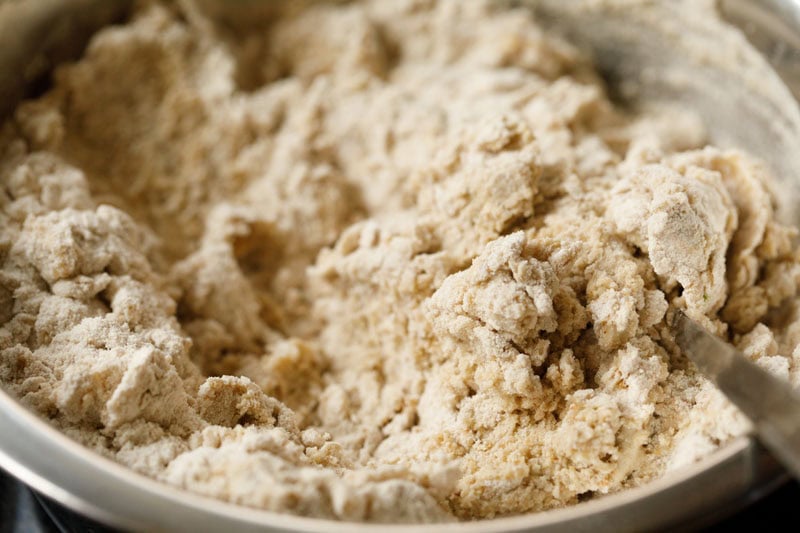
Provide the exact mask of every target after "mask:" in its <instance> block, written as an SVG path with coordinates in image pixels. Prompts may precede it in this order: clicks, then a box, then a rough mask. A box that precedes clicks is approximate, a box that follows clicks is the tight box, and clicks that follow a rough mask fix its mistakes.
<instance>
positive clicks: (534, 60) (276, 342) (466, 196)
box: [0, 0, 800, 522]
mask: <svg viewBox="0 0 800 533" xmlns="http://www.w3.org/2000/svg"><path fill="white" fill-rule="evenodd" d="M272 6H273V9H274V13H272V14H271V15H270V17H271V18H270V19H269V23H268V24H267V25H262V26H260V27H257V28H254V29H252V30H250V31H248V32H245V33H241V34H236V35H234V34H233V33H231V32H228V31H227V30H226V29H225V27H224V25H220V24H217V23H215V22H214V21H212V20H211V19H209V18H208V17H207V15H206V14H204V13H205V12H204V11H202V10H200V9H198V8H197V7H196V6H193V5H192V4H189V3H184V4H181V7H176V6H174V5H173V6H167V5H161V4H142V5H140V7H139V8H138V9H137V11H136V13H135V15H134V16H133V18H132V20H131V21H130V22H129V23H127V24H125V25H122V26H118V27H112V28H109V29H106V30H104V31H102V32H101V33H100V34H98V35H97V36H96V38H95V39H94V40H93V42H92V43H91V45H90V46H89V49H88V51H87V52H86V54H85V57H84V58H83V59H81V60H80V61H78V62H77V63H74V64H72V65H68V66H64V67H61V68H59V69H58V70H57V72H56V74H55V81H54V86H53V88H52V90H50V91H49V92H47V93H46V94H45V95H44V96H42V97H41V98H38V99H36V100H31V101H27V102H25V103H23V104H22V105H20V106H19V108H18V109H17V111H16V114H15V116H14V118H13V119H12V120H10V121H8V122H7V123H6V124H5V125H4V126H3V128H2V133H0V183H2V188H0V265H2V269H1V270H0V323H1V324H2V327H0V381H2V383H3V384H4V387H5V389H6V390H8V391H10V392H11V393H12V394H13V395H15V396H16V397H17V398H19V400H20V401H21V402H22V403H23V404H25V405H26V406H28V407H29V408H31V409H33V410H34V411H36V412H37V413H39V414H41V415H42V416H43V417H45V418H47V419H48V420H50V421H51V422H52V424H54V425H55V426H56V427H57V428H59V429H60V430H61V431H63V432H65V433H66V434H68V435H70V436H71V437H73V438H74V439H76V440H78V441H80V442H82V443H84V444H85V445H87V446H89V447H91V448H93V449H94V450H97V451H98V452H100V453H101V454H104V455H106V456H108V457H111V458H113V459H115V460H116V461H119V462H120V463H123V464H125V465H128V466H129V467H131V468H133V469H135V470H136V471H138V472H141V473H143V474H145V475H148V476H151V477H153V478H156V479H158V480H162V481H164V482H166V483H170V484H173V485H176V486H179V487H183V488H186V489H188V490H191V491H194V492H197V493H202V494H206V495H210V496H214V497H217V498H221V499H223V500H227V501H230V502H234V503H238V504H243V505H248V506H253V507H259V508H264V509H269V510H275V511H281V512H289V513H295V514H301V515H308V516H316V517H327V518H336V519H342V520H357V521H374V522H424V521H447V520H454V519H476V518H485V517H494V516H500V515H507V514H513V513H522V512H527V511H536V510H543V509H549V508H553V507H558V506H564V505H568V504H572V503H575V502H577V501H579V500H583V499H585V498H588V497H591V496H592V495H595V494H606V493H609V492H615V491H619V490H621V489H624V488H626V487H632V486H636V485H640V484H642V483H644V482H646V481H648V480H651V479H653V478H656V477H658V476H660V475H662V474H663V473H664V472H666V471H669V470H671V469H674V468H677V467H679V466H681V465H685V464H687V463H691V462H692V461H694V460H695V459H697V458H698V457H701V456H703V455H705V454H707V453H708V452H710V451H711V450H713V449H715V448H717V447H718V446H720V445H721V444H724V443H725V442H727V441H729V440H730V439H731V438H733V437H734V436H737V435H740V434H742V433H743V432H745V431H747V429H748V425H747V423H746V421H745V420H744V418H743V417H742V416H741V415H740V414H739V413H738V412H737V411H736V410H735V409H734V408H733V407H732V406H731V405H730V404H728V403H727V402H726V401H725V400H724V399H723V397H722V396H721V395H720V394H719V393H718V392H716V391H715V389H714V388H713V387H712V386H711V385H710V384H709V382H708V381H706V380H705V379H704V378H702V377H701V376H700V375H698V373H697V372H696V371H695V370H694V368H693V367H692V366H691V365H690V364H689V363H688V361H687V360H686V359H685V357H683V356H682V354H681V353H680V352H679V351H678V349H677V348H676V346H675V344H674V342H673V340H672V338H671V336H670V333H669V331H668V328H667V327H666V325H665V324H666V320H668V318H669V316H670V314H671V313H672V312H673V311H674V310H675V309H684V310H686V312H687V313H688V314H689V315H690V316H691V317H693V318H695V319H696V320H698V321H700V322H702V323H703V324H704V325H705V326H706V327H708V328H710V329H712V330H713V331H715V332H717V333H719V334H721V335H724V336H726V338H728V339H729V340H731V341H732V342H734V343H735V344H736V345H737V346H739V347H740V348H741V349H742V350H743V351H744V352H745V353H746V354H747V355H748V356H749V357H751V358H752V359H753V360H755V361H756V362H758V363H759V364H761V365H763V366H764V367H767V368H769V369H771V370H773V371H775V372H777V373H778V374H781V375H783V376H785V377H787V378H788V379H791V380H792V381H793V382H794V383H800V350H796V349H795V347H796V346H797V344H798V341H800V313H799V312H798V311H797V308H798V306H796V305H795V303H794V302H795V301H796V298H797V292H798V282H799V281H800V263H799V262H798V254H797V250H796V249H795V248H793V246H792V237H793V236H794V230H792V229H789V228H788V227H785V226H782V225H780V224H779V223H778V222H777V221H776V219H775V215H774V210H775V206H774V204H775V198H774V197H773V195H772V194H771V193H770V187H769V183H770V179H771V178H770V176H769V175H768V172H767V171H766V170H765V167H764V166H763V165H762V164H761V163H759V162H758V161H757V160H755V159H753V158H752V157H750V156H748V155H746V154H744V153H741V152H738V151H723V150H720V149H716V148H713V147H705V148H703V146H704V145H705V136H704V132H703V128H702V124H700V122H699V120H697V119H696V118H694V117H693V115H691V114H689V113H683V112H670V113H661V114H659V113H655V112H654V113H650V114H644V115H638V116H629V115H626V114H625V113H623V112H622V111H620V110H617V109H615V107H614V106H613V105H612V104H611V103H610V101H609V100H608V98H607V96H606V94H605V90H604V88H603V85H602V83H601V81H600V79H599V77H598V76H597V75H596V74H595V73H594V71H593V69H592V66H591V65H590V64H589V63H588V62H587V61H586V60H585V59H584V58H583V57H582V56H581V55H580V54H579V53H578V52H577V51H576V49H574V48H573V47H572V46H571V45H569V44H568V43H566V42H564V41H562V40H559V39H558V38H555V37H552V36H549V35H547V34H546V33H545V32H543V30H542V29H541V28H540V27H538V26H537V24H536V22H535V21H534V20H533V18H532V15H531V14H530V13H529V12H528V11H527V10H524V9H510V8H507V7H499V6H495V4H493V3H492V2H487V1H470V2H461V1H458V0H441V1H426V0H402V1H400V0H369V1H363V2H355V3H350V4H346V5H325V4H323V5H311V6H307V7H305V8H303V9H300V8H298V7H297V3H296V2H284V3H273V4H272ZM779 307H780V308H781V312H780V313H775V312H774V311H775V310H776V309H778V308H779ZM776 317H780V321H778V318H776Z"/></svg>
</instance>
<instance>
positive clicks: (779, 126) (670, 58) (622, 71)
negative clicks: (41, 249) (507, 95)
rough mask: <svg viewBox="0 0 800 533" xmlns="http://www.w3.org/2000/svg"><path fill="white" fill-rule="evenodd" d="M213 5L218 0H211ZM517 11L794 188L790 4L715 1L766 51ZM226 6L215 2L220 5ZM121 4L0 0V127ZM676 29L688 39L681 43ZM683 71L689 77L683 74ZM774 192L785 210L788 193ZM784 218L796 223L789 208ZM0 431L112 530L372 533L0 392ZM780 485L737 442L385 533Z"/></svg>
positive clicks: (727, 40) (636, 24)
mask: <svg viewBox="0 0 800 533" xmlns="http://www.w3.org/2000/svg"><path fill="white" fill-rule="evenodd" d="M689 1H691V0H687V3H688V2H689ZM209 2H211V3H213V0H205V3H206V4H209ZM247 3H248V2H238V3H236V4H233V3H228V4H227V5H225V8H226V9H233V7H232V6H239V8H244V7H246V4H247ZM511 3H513V4H516V5H525V6H528V7H529V8H530V9H533V10H535V11H536V13H537V16H539V17H540V18H542V19H543V20H545V21H546V22H547V25H548V26H549V27H551V28H553V29H554V30H555V31H559V32H562V33H564V34H566V35H567V36H568V37H569V38H570V39H571V40H573V41H574V42H576V43H577V44H578V45H579V46H582V47H584V48H586V49H587V51H588V52H589V53H591V54H592V55H593V57H594V59H595V61H596V64H597V65H598V67H599V69H600V71H601V73H602V74H603V75H604V77H605V78H606V80H607V82H608V86H609V91H610V93H611V94H612V95H613V96H614V97H615V98H616V99H617V100H618V101H619V102H621V103H623V104H625V105H629V106H632V107H637V106H641V105H647V104H650V103H652V102H673V103H680V104H682V105H686V106H690V107H691V108H692V109H695V110H697V111H698V112H699V113H700V115H701V116H702V118H703V119H704V120H705V122H706V124H707V126H708V128H709V132H710V135H711V137H712V139H713V140H714V142H715V143H717V144H720V145H723V146H739V147H745V148H747V149H748V150H749V151H751V152H753V153H755V154H757V155H758V156H760V157H761V158H763V159H764V160H765V161H766V162H767V163H768V164H769V165H770V166H771V167H772V168H773V170H774V172H775V173H776V175H777V176H778V178H779V180H780V181H781V182H782V183H783V184H784V185H786V186H787V190H795V189H797V185H798V183H799V182H798V181H797V180H798V179H800V178H798V177H800V150H795V149H794V148H795V147H797V146H800V110H798V106H797V104H796V100H794V98H793V97H792V92H790V89H791V90H792V91H794V93H795V94H800V4H799V3H798V2H796V1H793V0H727V1H726V0H720V1H719V2H718V4H717V8H718V9H719V11H720V12H721V14H722V15H723V16H724V17H725V18H726V19H727V20H729V21H730V22H731V23H733V24H735V25H737V26H738V27H740V28H741V29H742V30H744V33H745V34H747V36H748V37H749V38H750V39H751V41H752V42H753V44H754V45H756V46H757V47H758V48H759V49H760V50H761V51H762V52H763V55H761V54H759V53H758V52H756V51H755V50H754V49H752V48H749V47H747V46H745V45H744V39H743V38H742V33H741V32H739V31H738V30H735V29H734V28H733V26H731V27H730V28H729V29H727V30H724V31H723V32H722V33H723V35H722V36H721V37H720V35H708V25H707V22H708V21H705V20H702V17H701V18H700V19H698V18H697V17H691V16H685V15H684V13H683V11H684V10H683V7H682V6H683V2H682V1H675V0H670V1H665V2H647V1H645V0H604V1H597V0H570V1H569V2H562V1H560V0H528V1H516V2H511ZM634 3H635V4H637V5H636V8H633V7H632V4H634ZM221 5H222V4H221V3H219V2H217V4H216V9H219V7H220V6H221ZM128 7H129V2H127V1H121V0H115V1H112V0H38V1H36V2H33V1H19V0H17V1H13V0H11V1H9V0H5V1H4V0H0V119H2V118H3V115H6V114H8V113H9V112H10V111H11V110H12V109H13V107H14V105H15V104H16V102H17V101H18V100H19V99H20V98H22V97H24V96H25V95H30V94H35V92H37V91H40V90H42V88H43V87H45V85H43V81H42V80H46V76H47V74H48V72H49V71H50V70H51V69H52V68H53V66H55V65H56V64H58V63H59V62H61V61H64V60H67V59H69V58H71V57H74V56H75V55H76V54H78V53H79V52H80V50H81V48H82V46H84V45H85V43H86V41H87V40H88V38H89V37H90V36H91V34H92V33H93V32H94V31H95V30H96V29H97V28H99V27H101V26H103V25H105V24H108V23H111V22H113V21H114V20H115V19H117V18H120V17H123V16H124V14H125V12H126V10H127V9H128ZM665 20H667V21H671V25H670V24H664V21H665ZM676 28H680V29H681V31H682V34H681V36H680V38H676V33H675V31H674V30H675V29H676ZM687 39H688V40H687ZM692 40H693V42H691V43H689V41H692ZM703 43H707V44H708V45H709V46H708V47H707V49H704V47H703V46H702V45H703ZM689 44H691V45H692V46H689ZM698 50H702V51H703V53H698ZM765 59H766V60H765ZM768 63H771V64H772V67H770V66H769V65H768ZM745 66H746V67H747V69H745V68H744V67H745ZM687 67H691V68H692V69H693V70H692V71H693V72H696V73H697V75H696V76H694V75H693V76H691V77H687V76H686V75H685V74H683V75H682V74H680V73H685V72H687V70H686V69H687ZM748 69H749V71H751V72H752V71H757V72H759V73H760V75H759V76H758V77H757V79H754V78H753V77H746V76H743V75H742V74H741V72H742V71H744V70H748ZM778 75H780V76H782V77H783V79H784V81H786V83H787V85H788V86H789V88H788V89H787V88H786V87H785V86H783V85H781V84H780V83H779V82H778ZM782 198H784V199H785V200H786V203H787V205H790V204H791V200H790V198H791V195H782ZM786 213H787V216H795V217H796V216H798V213H796V212H795V210H791V209H787V210H786ZM0 428H2V429H0V467H2V468H3V469H5V470H7V471H8V472H10V473H11V474H13V475H14V476H16V477H17V478H19V479H20V480H22V481H24V482H25V483H27V484H28V485H30V486H31V487H33V488H34V489H35V490H37V491H39V492H41V493H43V494H44V495H46V496H48V497H50V498H52V499H53V500H55V501H57V502H59V503H61V504H63V505H64V506H66V507H67V508H69V509H71V510H73V511H76V512H78V513H80V514H83V515H85V516H87V517H90V518H93V519H95V520H98V521H100V522H102V523H105V524H108V525H111V526H117V527H121V528H125V529H131V530H174V531H218V530H236V531H320V532H322V531H324V532H335V531H343V532H344V531H348V532H352V531H366V530H368V529H371V526H369V525H363V524H352V523H341V522H333V521H328V520H318V519H310V518H301V517H295V516H290V515H284V514H276V513H271V512H267V511H260V510H256V509H250V508H246V507H241V506H236V505H232V504H228V503H224V502H221V501H217V500H213V499H209V498H206V497H203V496H198V495H195V494H192V493H189V492H186V491H183V490H179V489H177V488H174V487H171V486H168V485H165V484H162V483H158V482H156V481H153V480H151V479H149V478H146V477H144V476H141V475H139V474H136V473H135V472H133V471H131V470H129V469H127V468H125V467H123V466H121V465H118V464H116V463H114V462H112V461H110V460H108V459H106V458H103V457H101V456H99V455H97V454H95V453H93V452H92V451H90V450H88V449H87V448H84V447H83V446H81V445H79V444H78V443H76V442H74V441H72V440H70V439H69V438H68V437H67V436H65V435H63V434H61V433H60V432H58V431H57V430H55V429H54V428H52V427H51V426H50V425H49V424H48V423H47V422H46V421H44V420H42V419H40V418H39V417H38V416H36V415H34V414H33V413H31V412H29V411H27V410H26V409H25V408H23V407H22V406H21V405H20V404H19V403H17V402H16V401H15V400H14V399H13V398H11V397H10V396H9V395H7V394H6V393H4V392H2V391H0ZM782 479H783V474H782V471H781V469H780V468H779V467H778V466H777V465H776V463H775V462H774V461H773V460H772V459H771V458H770V457H769V456H768V455H767V454H766V453H765V452H764V451H763V450H762V449H761V448H760V447H759V446H758V445H757V443H756V442H755V441H754V440H753V439H752V438H748V437H741V438H739V439H736V440H735V441H733V442H731V443H729V444H728V445H726V446H724V447H723V448H721V449H719V450H717V451H716V452H714V453H713V454H711V455H709V456H708V457H705V458H704V459H702V460H701V461H699V462H697V463H695V464H693V465H691V466H689V467H686V468H684V469H681V470H679V471H675V472H672V473H669V474H668V475H666V476H664V477H663V478H661V479H659V480H656V481H654V482H652V483H649V484H647V485H645V486H642V487H639V488H635V489H631V490H626V491H623V492H620V493H617V494H613V495H609V496H605V497H602V498H599V499H596V500H592V501H588V502H584V503H580V504H577V505H575V506H571V507H568V508H564V509H557V510H552V511H546V512H541V513H535V514H528V515H521V516H516V517H508V518H498V519H494V520H488V521H477V522H469V523H456V524H446V525H442V524H435V525H403V526H400V525H397V526H387V528H388V529H391V530H397V531H408V532H415V533H424V532H433V531H459V532H465V533H466V532H471V531H543V530H548V531H631V530H637V531H641V530H652V529H664V528H669V527H687V526H695V527H696V526H698V525H702V524H703V523H708V522H712V521H714V520H716V519H718V518H720V516H722V515H724V514H726V513H728V512H731V511H732V510H734V509H736V508H738V507H739V506H741V505H743V504H745V503H747V502H749V501H753V500H755V499H757V498H759V497H760V496H761V495H763V494H764V493H766V492H768V491H769V490H771V488H773V487H775V486H776V485H777V484H778V483H780V481H781V480H782Z"/></svg>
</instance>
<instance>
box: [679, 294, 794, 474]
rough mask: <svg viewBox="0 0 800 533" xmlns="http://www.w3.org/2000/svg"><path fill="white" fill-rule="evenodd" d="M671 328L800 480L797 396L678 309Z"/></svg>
mask: <svg viewBox="0 0 800 533" xmlns="http://www.w3.org/2000/svg"><path fill="white" fill-rule="evenodd" d="M672 332H673V334H674V335H675V338H676V340H677V342H678V345H679V346H680V347H681V350H683V352H684V353H685V354H686V355H688V356H689V359H691V360H692V362H694V364H695V365H697V368H699V369H700V371H701V372H702V373H703V374H704V375H705V376H706V377H708V378H709V379H710V380H711V381H712V382H714V384H715V385H716V386H717V387H718V388H719V390H721V391H722V393H723V394H725V396H726V397H727V398H728V399H729V400H730V401H731V402H732V403H733V404H734V405H735V406H736V407H738V408H739V409H740V410H741V411H742V412H743V413H744V414H745V415H746V416H747V417H748V418H749V419H750V420H751V421H752V423H753V426H754V428H755V431H756V434H757V437H758V439H759V441H761V443H762V444H763V445H764V447H766V448H767V449H768V450H769V451H770V452H772V454H773V455H774V456H775V458H776V459H777V460H778V461H780V462H781V464H783V466H785V467H786V468H787V469H788V470H789V472H790V473H791V474H792V475H793V476H794V477H795V478H796V479H800V396H798V394H797V393H796V392H795V391H794V389H793V388H792V387H791V385H789V383H788V382H787V381H786V380H783V379H780V378H778V377H776V376H774V375H772V374H770V373H769V372H767V371H766V370H764V369H763V368H761V367H760V366H758V365H756V364H755V363H753V362H751V361H750V360H749V359H747V358H746V357H745V356H744V354H742V352H740V351H739V350H737V349H736V348H734V347H733V346H731V345H730V344H728V343H727V342H724V341H722V340H721V339H719V338H718V337H716V336H714V335H712V334H711V333H709V332H708V331H706V330H705V328H703V327H702V326H700V325H699V324H697V322H695V321H694V320H692V319H690V318H689V317H687V316H686V315H685V314H684V313H683V312H682V311H680V310H679V311H677V313H676V314H675V319H674V320H673V322H672Z"/></svg>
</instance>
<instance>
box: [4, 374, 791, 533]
mask: <svg viewBox="0 0 800 533" xmlns="http://www.w3.org/2000/svg"><path fill="white" fill-rule="evenodd" d="M0 427H4V428H5V430H4V431H3V434H4V435H3V438H2V439H0V467H2V468H3V469H4V470H6V471H8V472H9V473H11V474H12V475H13V476H15V477H16V478H18V479H20V480H21V481H23V482H24V483H26V484H27V485H29V486H30V487H32V488H33V489H34V490H36V491H38V492H40V493H42V494H44V495H45V496H47V497H49V498H51V499H53V500H55V501H56V502H58V503H60V504H62V505H64V506H65V507H67V508H69V509H71V510H73V511H76V512H78V513H80V514H83V515H85V516H88V517H90V518H93V519H95V520H97V521H99V522H102V523H104V524H107V525H111V526H117V527H124V528H130V529H134V530H138V529H142V528H145V529H151V528H152V524H151V523H143V521H142V520H141V519H137V518H133V517H131V516H119V515H118V514H115V513H114V512H111V511H109V506H110V504H114V503H115V502H116V503H119V501H118V500H119V499H120V498H122V499H125V500H127V501H129V502H130V503H134V501H133V500H136V503H144V502H145V501H147V502H150V503H153V502H158V501H160V502H161V503H162V504H165V505H158V504H157V503H156V504H155V505H156V506H157V507H161V508H162V510H165V509H167V508H169V509H170V511H171V512H172V511H175V509H176V508H177V509H180V510H181V511H184V512H190V513H193V514H197V513H199V514H201V515H204V516H207V517H208V516H215V517H217V518H221V519H225V520H229V521H230V523H231V524H232V525H233V524H235V525H237V526H240V527H245V528H247V529H266V528H276V529H278V530H290V531H320V532H321V531H325V532H339V531H341V532H345V531H367V530H370V529H372V528H374V527H375V524H374V523H358V522H344V521H335V520H330V519H320V518H309V517H303V516H296V515H291V514H288V513H278V512H273V511H267V510H263V509H257V508H253V507H246V506H243V505H237V504H234V503H229V502H225V501H222V500H218V499H215V498H212V497H210V496H203V495H200V494H197V493H193V492H190V491H189V490H186V489H181V488H178V487H175V486H173V485H169V484H167V483H166V482H161V481H157V480H155V479H152V478H149V477H147V476H145V475H144V474H140V473H138V472H136V471H134V470H132V469H130V468H128V467H125V466H123V465H121V464H119V463H116V462H114V461H113V460H111V459H110V458H107V457H104V456H102V455H100V454H99V453H97V452H95V451H93V450H91V449H90V448H88V447H86V446H84V445H82V444H80V443H79V442H77V441H75V440H73V439H71V438H70V437H69V436H67V435H66V434H64V433H61V432H60V431H59V430H57V429H56V428H55V427H53V426H52V425H50V424H49V423H48V422H46V421H45V420H44V419H42V418H40V417H39V416H38V415H36V414H34V413H33V412H31V411H29V410H28V409H27V408H25V407H24V406H23V405H22V404H21V403H19V402H18V401H16V400H15V399H13V398H12V397H11V396H10V395H9V394H8V393H7V392H6V391H3V390H1V389H0ZM754 444H755V442H754V439H753V438H752V437H749V436H746V435H745V436H740V437H738V438H736V439H734V440H733V441H731V442H729V443H728V444H726V445H723V446H722V447H721V448H719V449H717V450H715V451H714V452H712V453H711V454H709V455H707V456H705V457H702V458H701V459H699V460H698V461H696V462H694V463H692V464H691V465H687V466H684V467H681V468H678V469H676V470H675V471H672V472H668V473H666V474H665V475H664V476H661V477H660V478H657V479H655V480H653V481H651V482H648V483H646V484H644V485H641V486H638V487H633V488H630V489H625V490H621V491H619V492H616V493H613V494H609V495H605V496H602V497H599V498H597V499H593V500H589V501H586V502H581V503H578V504H575V505H571V506H567V507H562V508H557V509H552V510H547V511H541V512H535V513H526V514H521V515H515V516H508V517H500V518H493V519H483V520H476V521H472V522H452V523H435V524H431V523H429V524H381V527H385V528H388V529H390V530H393V531H412V530H413V531H414V532H416V533H427V532H433V531H454V530H456V529H457V530H458V531H459V532H463V533H467V532H477V531H486V532H495V531H517V530H523V529H531V528H547V527H550V526H555V525H557V524H560V523H565V522H569V521H574V520H580V519H585V518H588V517H590V516H598V515H600V514H601V513H603V512H605V511H608V510H611V509H615V508H619V507H624V506H630V505H636V504H637V503H639V502H641V501H642V500H645V499H646V498H648V497H652V496H654V495H656V494H658V493H660V492H662V491H664V490H665V489H667V488H671V487H675V486H677V485H681V484H684V483H687V482H691V480H692V479H693V478H695V477H696V476H698V475H699V474H701V473H704V472H705V473H707V472H708V471H711V470H713V469H714V468H715V467H720V466H721V465H723V464H724V463H726V462H729V461H731V460H737V459H744V460H745V464H749V463H751V462H752V463H755V461H752V460H751V459H749V458H748V457H747V456H748V454H751V455H752V454H753V453H760V454H763V453H764V452H763V451H762V450H760V449H757V448H754ZM54 465H55V466H56V468H55V469H54V468H53V467H54ZM754 466H755V465H754ZM756 477H757V476H753V479H745V480H744V486H742V485H741V484H740V485H735V486H734V485H733V484H732V485H731V490H729V492H730V494H728V495H727V497H728V498H729V499H731V500H733V499H736V498H739V497H741V496H743V495H744V494H745V493H746V492H747V491H749V490H752V489H753V488H754V485H755V484H756V483H755V481H756ZM778 477H779V471H777V472H771V473H770V474H767V475H766V476H763V478H764V479H763V480H762V484H763V485H766V484H772V483H774V482H775V480H776V479H777V478H778ZM76 481H81V482H80V483H76ZM87 483H88V486H87ZM92 486H94V487H95V488H96V489H99V490H95V491H93V490H92V489H91V487H92ZM154 511H155V509H154ZM678 514H679V513H678ZM676 517H677V515H676ZM161 518H164V517H161ZM684 518H689V517H684Z"/></svg>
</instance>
